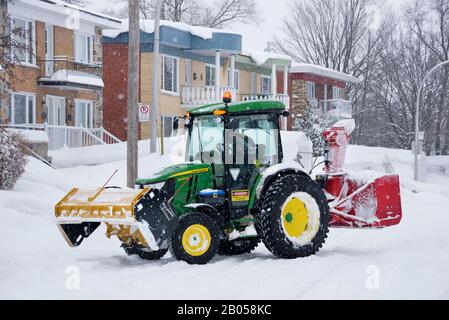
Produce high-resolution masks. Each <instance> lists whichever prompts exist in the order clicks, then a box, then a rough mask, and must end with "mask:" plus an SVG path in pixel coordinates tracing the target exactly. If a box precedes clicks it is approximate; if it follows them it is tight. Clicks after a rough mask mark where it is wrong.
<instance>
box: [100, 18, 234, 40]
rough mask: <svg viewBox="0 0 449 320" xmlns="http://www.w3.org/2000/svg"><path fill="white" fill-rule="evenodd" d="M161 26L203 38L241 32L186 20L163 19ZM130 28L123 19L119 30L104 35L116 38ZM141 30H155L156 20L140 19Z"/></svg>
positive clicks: (127, 21)
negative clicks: (205, 25)
mask: <svg viewBox="0 0 449 320" xmlns="http://www.w3.org/2000/svg"><path fill="white" fill-rule="evenodd" d="M160 26H166V27H170V28H173V29H177V30H180V31H185V32H189V33H190V34H192V35H194V36H197V37H200V38H203V39H212V36H213V34H214V33H229V34H238V35H240V33H237V32H234V31H228V30H223V29H214V28H208V27H201V26H191V25H189V24H187V23H184V22H173V21H167V20H161V21H160ZM128 30H129V20H128V19H123V20H122V23H121V27H120V29H118V30H103V36H106V37H108V38H116V37H117V36H118V35H119V34H121V33H124V32H128ZM140 30H142V31H143V32H146V33H153V32H154V20H151V19H140Z"/></svg>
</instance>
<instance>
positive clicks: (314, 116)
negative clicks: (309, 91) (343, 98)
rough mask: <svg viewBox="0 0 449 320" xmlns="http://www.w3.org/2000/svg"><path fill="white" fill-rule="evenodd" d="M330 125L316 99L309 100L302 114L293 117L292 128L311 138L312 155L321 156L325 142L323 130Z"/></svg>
mask: <svg viewBox="0 0 449 320" xmlns="http://www.w3.org/2000/svg"><path fill="white" fill-rule="evenodd" d="M329 126H330V121H329V120H328V119H326V118H325V117H324V115H323V110H322V109H321V107H320V105H319V103H318V102H317V101H311V102H310V103H309V106H308V108H307V110H306V111H305V112H304V114H303V115H302V116H301V117H299V118H296V119H295V122H294V124H293V128H294V129H295V130H299V131H302V132H304V133H305V135H306V136H307V137H308V138H309V139H310V140H312V143H313V154H314V156H322V155H323V154H324V148H325V146H326V145H325V142H324V139H323V132H324V130H326V129H327V128H328V127H329Z"/></svg>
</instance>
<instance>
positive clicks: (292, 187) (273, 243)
mask: <svg viewBox="0 0 449 320" xmlns="http://www.w3.org/2000/svg"><path fill="white" fill-rule="evenodd" d="M261 209H262V210H261V212H260V213H259V214H258V216H257V219H256V222H257V223H256V227H257V230H258V232H259V234H261V236H262V241H263V243H264V244H265V246H266V247H267V249H268V250H269V251H270V252H271V253H273V254H274V255H275V256H277V257H279V258H284V259H294V258H299V257H307V256H310V255H313V254H315V253H317V252H318V250H319V249H320V248H321V247H322V246H323V244H324V242H325V240H326V238H327V233H328V232H329V206H328V204H327V199H326V196H325V194H324V192H323V191H322V189H321V187H320V186H319V185H318V184H317V183H316V182H314V181H313V180H311V179H310V178H308V177H304V176H301V175H297V174H291V175H286V176H281V177H280V178H278V179H277V180H276V181H275V182H273V183H272V184H271V185H270V186H269V187H268V190H267V192H266V193H265V199H264V200H263V203H262V208H261Z"/></svg>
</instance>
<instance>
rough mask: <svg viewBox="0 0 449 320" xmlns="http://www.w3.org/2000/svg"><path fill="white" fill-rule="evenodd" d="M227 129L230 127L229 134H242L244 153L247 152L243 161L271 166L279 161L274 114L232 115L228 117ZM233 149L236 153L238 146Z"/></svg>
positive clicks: (277, 134) (277, 135) (277, 136)
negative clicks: (230, 131)
mask: <svg viewBox="0 0 449 320" xmlns="http://www.w3.org/2000/svg"><path fill="white" fill-rule="evenodd" d="M229 129H232V133H231V135H240V136H243V137H244V139H245V140H244V141H246V142H245V145H244V147H245V154H246V153H248V156H247V157H248V160H246V159H245V163H246V161H248V163H249V164H252V163H253V162H254V161H257V163H258V164H259V165H268V166H271V165H273V164H276V163H279V162H280V158H281V156H280V150H279V144H278V142H279V131H278V126H277V118H276V117H275V116H273V115H271V114H255V115H241V116H233V117H231V118H230V119H229ZM228 140H230V139H228ZM246 149H247V150H246ZM235 151H236V150H234V154H237V155H238V153H239V152H238V147H237V152H235ZM251 159H253V160H251ZM237 162H238V161H237Z"/></svg>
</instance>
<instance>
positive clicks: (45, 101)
mask: <svg viewBox="0 0 449 320" xmlns="http://www.w3.org/2000/svg"><path fill="white" fill-rule="evenodd" d="M2 7H3V10H4V11H5V12H7V14H8V17H9V19H8V24H11V26H8V25H6V26H5V28H8V27H20V28H22V29H23V30H25V31H26V36H24V37H23V38H22V37H19V36H17V40H18V41H21V42H23V43H24V44H26V46H27V48H28V50H27V51H26V52H23V53H20V57H19V59H20V63H19V64H18V65H16V66H15V67H14V69H13V72H14V74H15V77H14V78H16V79H18V81H15V83H14V82H13V85H12V87H11V88H9V94H8V97H7V98H6V99H4V101H3V102H2V104H1V108H0V123H2V124H3V125H9V126H16V127H20V126H22V127H23V128H24V129H39V128H42V124H45V125H47V126H48V127H49V128H50V129H52V130H50V131H51V132H50V131H49V132H48V133H49V138H50V145H51V146H50V147H51V148H53V149H55V148H59V147H61V146H63V145H68V146H82V145H84V144H82V143H81V144H80V141H81V140H83V139H84V138H86V137H89V138H90V139H93V140H95V137H92V136H89V134H92V132H93V131H92V132H90V131H89V130H94V129H96V128H101V127H102V126H103V110H102V109H103V103H102V97H103V93H102V91H103V86H104V84H103V80H102V73H103V72H102V60H103V57H102V53H103V51H102V43H101V34H102V30H103V29H104V28H107V29H114V28H118V27H119V26H120V21H119V20H117V19H115V18H112V17H108V16H105V15H101V14H97V13H95V12H92V11H87V10H85V9H83V8H80V7H77V6H73V5H69V4H67V3H65V2H62V1H59V0H42V1H40V0H15V1H4V0H2ZM3 16H4V15H3ZM4 25H5V23H4ZM61 127H68V129H63V128H61ZM71 128H83V129H84V131H86V132H84V131H83V130H72V129H71ZM45 130H48V128H47V127H46V129H45ZM83 135H84V136H86V137H84V136H83ZM61 136H64V139H63V138H61ZM97 137H99V139H100V140H103V137H102V136H98V135H97ZM56 140H58V141H56ZM75 140H76V141H78V143H75V142H76V141H75ZM84 140H85V139H84Z"/></svg>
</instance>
